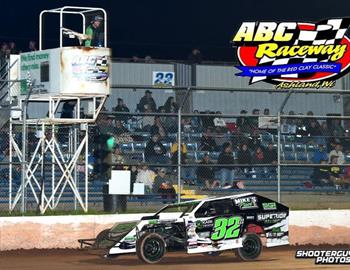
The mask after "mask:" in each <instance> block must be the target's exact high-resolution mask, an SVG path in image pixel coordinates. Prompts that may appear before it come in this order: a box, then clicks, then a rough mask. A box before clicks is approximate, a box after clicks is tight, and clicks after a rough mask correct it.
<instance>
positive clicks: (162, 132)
mask: <svg viewBox="0 0 350 270" xmlns="http://www.w3.org/2000/svg"><path fill="white" fill-rule="evenodd" d="M150 132H151V135H153V134H159V136H160V138H161V139H165V137H166V136H167V132H166V129H165V128H164V125H163V123H162V120H161V118H160V117H159V116H155V117H154V123H153V126H151V129H150Z"/></svg>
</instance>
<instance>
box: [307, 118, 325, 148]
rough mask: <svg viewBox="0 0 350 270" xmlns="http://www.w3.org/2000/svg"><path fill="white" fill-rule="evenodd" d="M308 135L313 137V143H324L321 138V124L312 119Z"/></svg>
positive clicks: (308, 123) (308, 126)
mask: <svg viewBox="0 0 350 270" xmlns="http://www.w3.org/2000/svg"><path fill="white" fill-rule="evenodd" d="M306 134H307V136H309V137H311V138H310V139H311V143H313V142H316V143H324V139H323V138H321V135H322V133H321V129H320V124H319V123H318V122H317V120H316V119H310V120H309V121H308V122H307V126H306Z"/></svg>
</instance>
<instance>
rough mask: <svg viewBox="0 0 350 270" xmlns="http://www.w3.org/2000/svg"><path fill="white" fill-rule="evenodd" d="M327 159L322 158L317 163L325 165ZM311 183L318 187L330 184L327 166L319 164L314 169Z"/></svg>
mask: <svg viewBox="0 0 350 270" xmlns="http://www.w3.org/2000/svg"><path fill="white" fill-rule="evenodd" d="M327 160H328V159H322V160H320V163H319V164H322V165H326V164H327ZM312 184H313V185H315V186H320V187H323V186H330V185H332V183H331V181H330V173H329V168H328V167H327V166H319V167H316V168H315V169H314V172H313V174H312Z"/></svg>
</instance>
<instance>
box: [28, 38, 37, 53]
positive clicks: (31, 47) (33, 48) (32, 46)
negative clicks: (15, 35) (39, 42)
mask: <svg viewBox="0 0 350 270" xmlns="http://www.w3.org/2000/svg"><path fill="white" fill-rule="evenodd" d="M28 51H29V52H35V51H37V48H36V42H35V41H34V40H31V41H29V44H28Z"/></svg>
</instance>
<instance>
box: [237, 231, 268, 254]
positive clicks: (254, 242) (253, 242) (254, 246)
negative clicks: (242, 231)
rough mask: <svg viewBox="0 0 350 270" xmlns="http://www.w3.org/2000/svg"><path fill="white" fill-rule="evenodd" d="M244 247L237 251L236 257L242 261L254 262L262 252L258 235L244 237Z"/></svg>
mask: <svg viewBox="0 0 350 270" xmlns="http://www.w3.org/2000/svg"><path fill="white" fill-rule="evenodd" d="M242 245H243V247H241V248H238V249H237V250H236V255H237V256H238V258H240V259H241V260H242V261H252V260H255V259H256V258H258V257H259V256H260V254H261V251H262V243H261V240H260V237H259V236H258V235H257V234H250V233H249V234H246V235H245V236H243V242H242Z"/></svg>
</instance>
